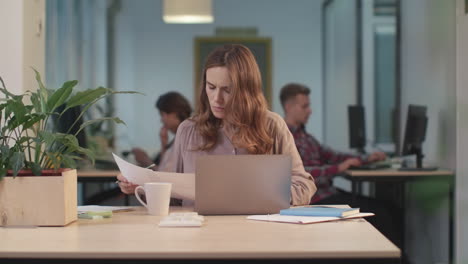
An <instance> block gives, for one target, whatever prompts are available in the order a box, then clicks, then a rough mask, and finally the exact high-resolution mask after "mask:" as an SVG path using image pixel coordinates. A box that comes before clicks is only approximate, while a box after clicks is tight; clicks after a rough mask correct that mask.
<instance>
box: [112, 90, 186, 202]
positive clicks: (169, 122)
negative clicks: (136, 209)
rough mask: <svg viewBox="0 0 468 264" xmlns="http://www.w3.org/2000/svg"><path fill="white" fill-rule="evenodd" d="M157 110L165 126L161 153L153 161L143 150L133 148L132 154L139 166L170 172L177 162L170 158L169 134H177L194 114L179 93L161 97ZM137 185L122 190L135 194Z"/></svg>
mask: <svg viewBox="0 0 468 264" xmlns="http://www.w3.org/2000/svg"><path fill="white" fill-rule="evenodd" d="M156 108H157V109H158V110H159V114H160V116H161V122H162V124H163V126H162V127H161V130H160V131H159V138H160V140H161V151H160V152H159V153H158V154H157V155H156V157H155V158H154V159H151V158H150V157H149V156H148V154H147V153H146V152H145V151H144V150H142V149H141V148H133V149H132V153H133V154H134V155H135V160H136V161H137V163H138V165H140V166H142V167H148V166H150V165H151V164H156V166H153V167H151V169H153V170H158V171H168V170H169V169H168V168H173V167H174V164H172V163H173V162H175V161H174V160H171V159H170V158H169V157H170V156H171V155H172V154H171V152H172V151H173V149H174V148H173V145H174V144H173V143H174V139H172V140H171V141H170V142H168V139H169V135H168V134H169V133H168V132H171V133H173V134H176V132H177V128H178V127H179V125H180V123H182V121H184V120H185V119H187V118H189V117H190V115H191V114H192V107H191V106H190V103H189V102H188V100H187V99H186V98H185V97H184V96H183V95H181V94H180V93H178V92H168V93H165V94H163V95H161V96H159V98H158V100H157V101H156ZM136 186H137V185H134V184H130V183H128V182H124V183H121V184H120V189H121V190H122V192H124V193H126V194H132V193H134V190H135V188H136Z"/></svg>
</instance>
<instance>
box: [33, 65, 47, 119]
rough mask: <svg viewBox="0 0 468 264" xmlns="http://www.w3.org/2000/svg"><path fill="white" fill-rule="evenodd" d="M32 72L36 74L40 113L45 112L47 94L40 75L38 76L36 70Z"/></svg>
mask: <svg viewBox="0 0 468 264" xmlns="http://www.w3.org/2000/svg"><path fill="white" fill-rule="evenodd" d="M33 70H34V72H35V73H36V81H37V83H38V84H39V98H40V104H41V112H46V111H47V103H46V102H47V99H48V95H49V94H48V92H47V89H46V88H45V86H44V84H43V83H42V80H41V75H40V74H39V72H38V71H36V69H34V68H33Z"/></svg>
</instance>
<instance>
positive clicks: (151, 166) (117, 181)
mask: <svg viewBox="0 0 468 264" xmlns="http://www.w3.org/2000/svg"><path fill="white" fill-rule="evenodd" d="M154 166H156V164H154V163H153V164H151V165H149V166H147V167H145V169H151V168H153V167H154ZM115 183H117V184H119V183H120V181H119V180H116V181H115Z"/></svg>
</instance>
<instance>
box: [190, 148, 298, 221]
mask: <svg viewBox="0 0 468 264" xmlns="http://www.w3.org/2000/svg"><path fill="white" fill-rule="evenodd" d="M290 197H291V157H290V156H288V155H207V156H202V157H199V158H198V159H197V163H196V176H195V211H196V212H198V213H199V214H204V215H228V214H229V215H230V214H239V215H240V214H271V213H279V211H280V210H281V209H285V208H289V204H290Z"/></svg>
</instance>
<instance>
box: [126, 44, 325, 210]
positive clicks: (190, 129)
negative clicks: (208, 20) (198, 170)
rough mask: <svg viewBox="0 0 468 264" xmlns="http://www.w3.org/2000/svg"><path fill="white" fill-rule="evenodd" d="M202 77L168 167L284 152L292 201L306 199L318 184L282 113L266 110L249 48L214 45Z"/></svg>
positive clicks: (183, 167)
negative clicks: (215, 158)
mask: <svg viewBox="0 0 468 264" xmlns="http://www.w3.org/2000/svg"><path fill="white" fill-rule="evenodd" d="M202 80H203V81H202V83H201V85H202V86H201V93H200V95H199V98H198V106H199V108H198V109H197V112H196V114H195V116H194V117H192V118H190V119H187V120H185V121H184V122H182V124H180V126H179V128H178V129H177V134H176V137H175V142H174V152H173V153H172V154H173V156H171V159H172V158H173V159H174V161H175V163H174V167H173V168H171V171H174V172H184V173H194V172H195V165H196V164H195V162H196V159H197V157H198V156H202V155H227V154H228V155H240V154H286V155H290V156H291V158H292V171H291V175H292V177H291V181H292V184H291V204H292V205H305V204H309V202H310V199H311V197H312V195H313V194H314V193H315V191H316V190H317V188H316V187H315V183H314V179H313V178H312V176H311V175H310V174H309V173H307V172H306V171H305V170H304V166H303V165H302V161H301V157H300V156H299V153H298V151H297V148H296V145H295V144H294V139H293V137H292V135H291V133H290V132H289V130H288V127H287V125H286V123H285V122H284V120H283V118H281V117H280V116H279V115H278V114H276V113H273V112H270V111H268V108H267V103H266V99H265V97H264V95H263V92H262V79H261V75H260V70H259V68H258V65H257V62H256V60H255V57H254V56H253V54H252V52H251V51H250V50H249V49H248V48H246V47H245V46H243V45H225V46H222V47H218V48H216V49H215V50H214V51H212V52H211V53H210V54H209V55H208V57H207V59H206V62H205V66H204V70H203V78H202ZM119 180H120V181H123V182H126V183H128V181H127V180H126V179H125V178H124V177H122V176H120V177H119ZM189 203H190V202H189Z"/></svg>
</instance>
